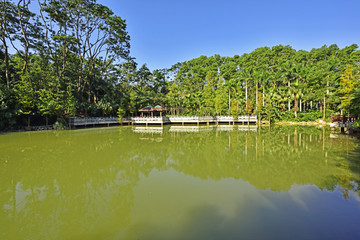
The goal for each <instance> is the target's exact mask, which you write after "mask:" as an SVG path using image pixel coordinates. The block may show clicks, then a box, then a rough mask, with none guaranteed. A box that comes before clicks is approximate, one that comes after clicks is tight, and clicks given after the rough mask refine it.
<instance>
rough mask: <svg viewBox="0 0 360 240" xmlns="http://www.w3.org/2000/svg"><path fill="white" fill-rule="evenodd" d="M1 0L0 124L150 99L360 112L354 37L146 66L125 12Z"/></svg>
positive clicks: (296, 114)
mask: <svg viewBox="0 0 360 240" xmlns="http://www.w3.org/2000/svg"><path fill="white" fill-rule="evenodd" d="M32 4H34V5H37V7H34V8H30V7H29V6H31V5H32ZM0 8H1V13H0V110H1V111H0V129H4V128H13V127H16V126H22V125H25V124H27V125H30V124H31V123H32V122H34V120H36V121H35V122H34V123H33V124H39V122H41V123H43V122H45V120H46V123H47V122H48V120H50V121H52V122H54V121H56V119H61V118H67V117H75V116H76V117H81V116H106V115H108V116H110V115H113V116H116V115H117V113H118V112H119V109H120V111H121V112H124V113H125V115H132V116H134V115H137V110H138V109H139V108H141V107H144V106H146V105H149V104H151V105H157V104H160V105H163V106H164V107H166V108H167V109H168V110H169V113H170V114H173V115H175V114H182V115H222V114H227V115H232V116H237V115H239V114H258V115H259V116H263V117H264V118H267V119H269V118H270V119H278V120H281V119H283V120H294V119H297V120H314V119H316V118H326V117H328V116H329V114H331V113H333V112H340V111H341V112H343V113H351V114H359V113H360V110H359V108H360V100H359V99H360V94H359V92H360V89H359V88H360V85H359V64H360V58H359V57H360V50H358V46H357V45H356V44H353V45H351V46H348V47H345V48H343V49H340V48H339V47H338V46H337V45H331V46H326V45H325V46H323V47H321V48H318V49H312V50H311V51H304V50H299V51H297V50H295V49H293V48H292V47H291V46H282V45H279V46H274V47H271V48H270V47H262V48H258V49H255V50H254V51H253V52H251V53H248V54H243V55H242V56H239V55H235V56H233V57H222V56H220V55H214V56H210V57H206V56H200V57H198V58H195V59H192V60H189V61H185V62H182V63H176V64H174V65H173V66H172V67H171V68H170V69H157V70H154V71H150V70H149V69H148V68H147V66H146V65H143V66H140V67H138V66H137V63H136V62H135V59H133V58H132V57H131V56H130V36H129V35H128V33H127V31H126V22H125V20H124V19H122V18H121V17H119V16H116V15H115V14H114V13H113V12H112V10H111V9H109V8H108V7H106V6H104V5H101V4H99V3H97V2H96V0H37V1H30V0H12V1H11V0H2V1H1V3H0ZM30 9H39V11H38V12H36V13H33V12H31V10H30ZM32 119H33V120H32Z"/></svg>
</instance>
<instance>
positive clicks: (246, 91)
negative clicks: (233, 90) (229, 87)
mask: <svg viewBox="0 0 360 240" xmlns="http://www.w3.org/2000/svg"><path fill="white" fill-rule="evenodd" d="M247 100H248V88H247V81H246V84H245V101H247Z"/></svg>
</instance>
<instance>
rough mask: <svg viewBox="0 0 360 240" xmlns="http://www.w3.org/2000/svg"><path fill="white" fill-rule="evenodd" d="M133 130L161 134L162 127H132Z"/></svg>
mask: <svg viewBox="0 0 360 240" xmlns="http://www.w3.org/2000/svg"><path fill="white" fill-rule="evenodd" d="M132 130H133V132H135V133H155V134H162V133H163V131H164V128H162V127H134V128H133V129H132Z"/></svg>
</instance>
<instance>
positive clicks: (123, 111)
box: [117, 107, 125, 122]
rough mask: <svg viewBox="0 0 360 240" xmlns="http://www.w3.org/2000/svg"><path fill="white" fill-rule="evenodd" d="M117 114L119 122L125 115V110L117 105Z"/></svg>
mask: <svg viewBox="0 0 360 240" xmlns="http://www.w3.org/2000/svg"><path fill="white" fill-rule="evenodd" d="M117 116H118V118H119V122H121V121H122V118H123V117H124V116H125V110H124V109H122V108H120V107H119V108H118V110H117Z"/></svg>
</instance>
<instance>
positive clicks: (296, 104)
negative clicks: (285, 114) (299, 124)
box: [294, 94, 298, 117]
mask: <svg viewBox="0 0 360 240" xmlns="http://www.w3.org/2000/svg"><path fill="white" fill-rule="evenodd" d="M294 105H295V106H294V114H295V117H297V110H298V109H297V108H298V100H297V97H296V94H295V96H294Z"/></svg>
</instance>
